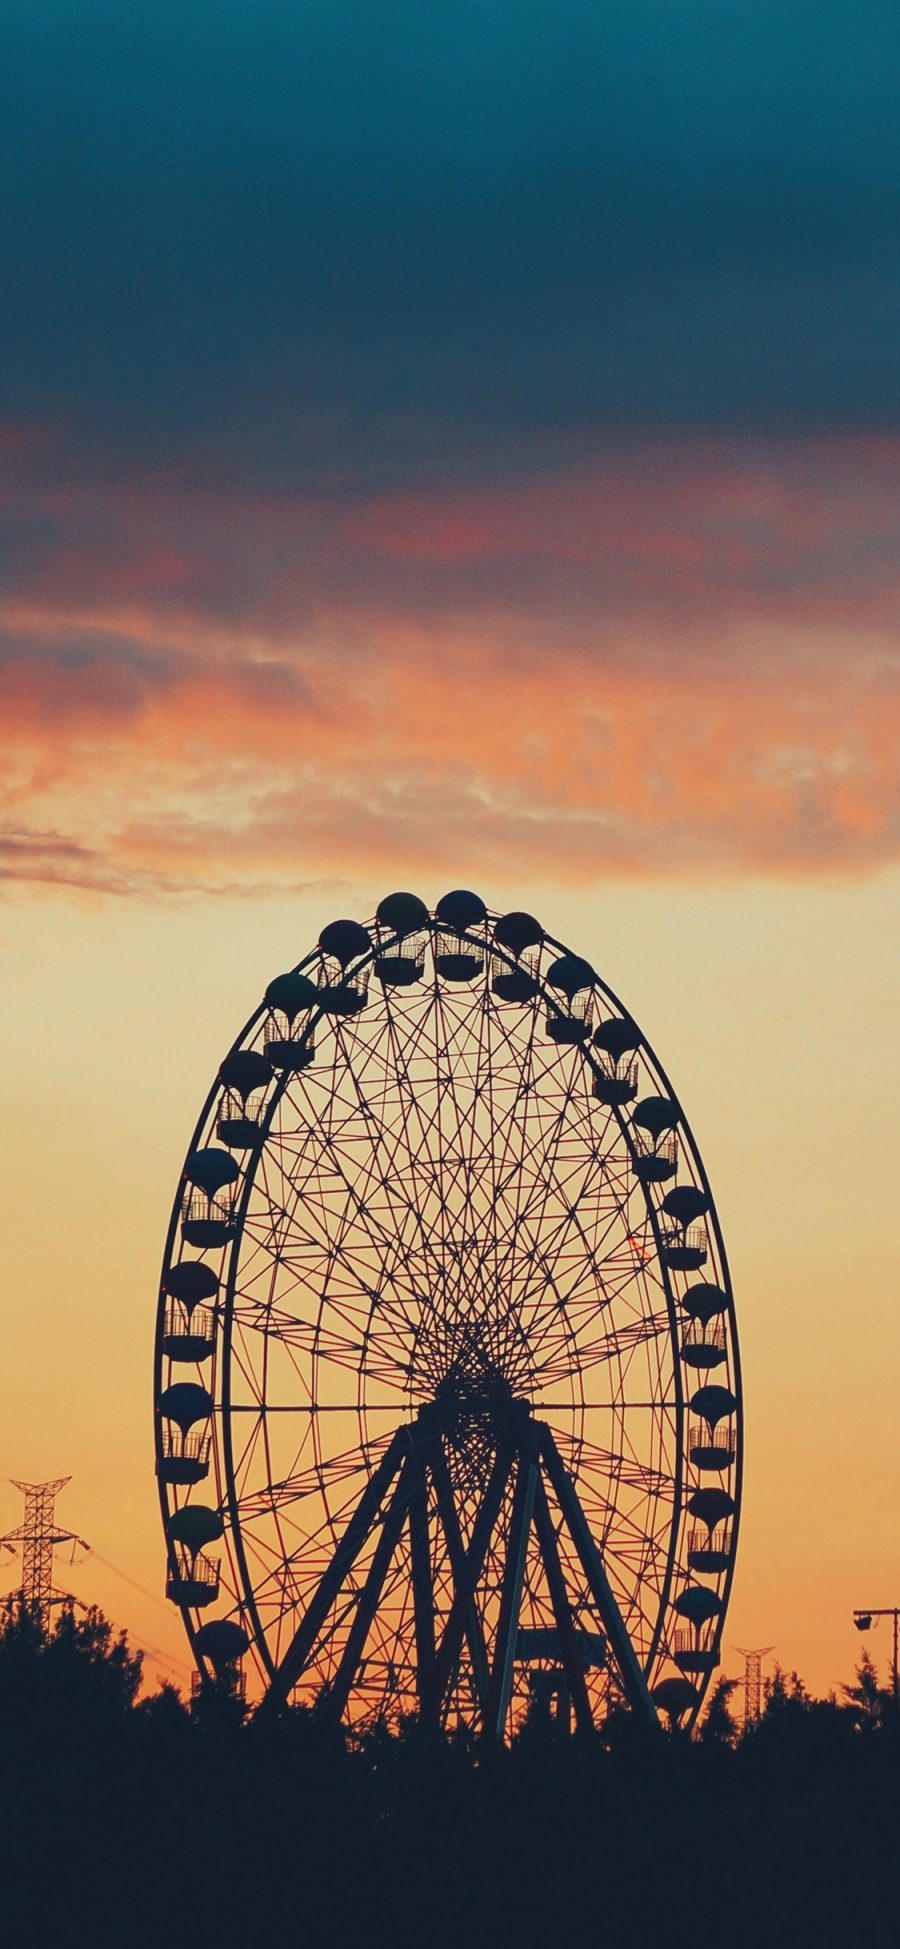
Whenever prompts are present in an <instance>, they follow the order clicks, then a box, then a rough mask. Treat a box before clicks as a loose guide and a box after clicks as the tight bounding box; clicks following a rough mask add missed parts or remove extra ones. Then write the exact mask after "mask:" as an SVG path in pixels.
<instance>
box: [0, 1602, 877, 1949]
mask: <svg viewBox="0 0 900 1949" xmlns="http://www.w3.org/2000/svg"><path fill="white" fill-rule="evenodd" d="M735 1689H736V1688H735V1683H734V1681H733V1680H730V1679H721V1680H720V1681H719V1682H718V1684H717V1685H716V1686H715V1688H714V1690H713V1692H712V1695H711V1698H710V1702H709V1707H708V1710H707V1712H706V1715H705V1718H704V1720H703V1722H702V1724H701V1725H700V1727H699V1730H698V1732H697V1734H696V1735H695V1736H694V1737H690V1738H689V1737H688V1736H687V1735H686V1734H684V1733H683V1732H679V1731H678V1730H677V1728H676V1729H674V1730H673V1731H670V1732H669V1733H662V1732H660V1733H659V1734H654V1733H651V1732H648V1731H647V1730H646V1729H645V1728H643V1727H641V1726H639V1725H638V1724H637V1722H636V1721H635V1720H633V1719H632V1718H631V1717H630V1716H629V1715H628V1714H626V1713H624V1712H621V1713H613V1715H612V1716H611V1718H610V1720H609V1721H608V1723H607V1725H606V1726H605V1727H604V1728H603V1730H602V1731H599V1732H598V1733H596V1734H595V1735H592V1736H590V1737H586V1736H584V1735H582V1734H578V1735H573V1736H569V1735H567V1734H564V1733H562V1732H561V1731H560V1729H559V1728H558V1727H556V1726H555V1725H554V1724H553V1723H552V1722H551V1721H550V1720H548V1719H547V1718H545V1717H542V1716H540V1715H535V1716H533V1717H532V1719H531V1720H530V1721H526V1723H525V1724H524V1725H523V1726H522V1728H521V1729H520V1731H519V1734H518V1736H517V1737H516V1739H515V1740H514V1741H513V1743H512V1745H511V1746H510V1747H509V1748H507V1749H503V1750H497V1749H486V1748H485V1747H483V1746H479V1745H478V1744H477V1743H474V1742H471V1741H469V1740H468V1739H463V1738H435V1737H432V1736H430V1735H428V1734H426V1733H425V1732H424V1731H423V1729H422V1728H420V1727H419V1726H418V1725H417V1724H416V1722H415V1721H409V1722H406V1723H404V1724H402V1725H401V1726H400V1727H399V1728H397V1729H396V1730H395V1731H393V1732H388V1731H385V1730H384V1729H378V1730H375V1731H369V1732H364V1733H360V1734H358V1735H354V1736H352V1737H347V1736H346V1735H345V1734H344V1733H342V1731H341V1730H340V1728H339V1727H335V1726H334V1724H333V1723H331V1722H330V1721H329V1720H328V1718H327V1716H326V1715H323V1714H322V1713H317V1712H315V1711H309V1710H302V1709H294V1710H292V1711H288V1712H286V1713H285V1714H284V1715H283V1716H282V1717H281V1718H280V1719H277V1720H270V1721H269V1722H268V1723H264V1722H263V1721H262V1720H255V1719H254V1718H253V1716H252V1715H251V1714H247V1713H246V1712H245V1711H244V1710H243V1708H242V1706H241V1704H240V1700H239V1699H238V1698H236V1697H235V1696H234V1694H233V1691H231V1690H230V1688H229V1687H227V1686H225V1687H223V1688H215V1687H213V1688H206V1689H204V1690H202V1691H201V1692H200V1694H199V1696H198V1697H197V1698H195V1699H193V1700H184V1699H182V1698H181V1697H180V1695H179V1694H178V1692H177V1691H176V1690H175V1688H174V1687H172V1686H170V1685H167V1684H164V1685H162V1686H161V1687H160V1688H159V1689H158V1690H157V1691H156V1692H154V1693H150V1694H146V1693H144V1692H143V1691H142V1658H141V1654H140V1652H137V1651H134V1650H132V1649H131V1647H130V1646H129V1644H128V1640H127V1638H126V1636H125V1634H124V1633H118V1634H117V1633H116V1632H115V1631H114V1630H113V1628H112V1626H111V1625H110V1624H109V1622H108V1620H107V1619H106V1618H105V1617H103V1615H102V1614H101V1613H100V1612H99V1611H98V1610H96V1609H95V1610H89V1611H87V1612H83V1613H80V1612H76V1611H75V1610H74V1609H73V1608H71V1607H64V1608H63V1609H61V1610H60V1611H58V1612H57V1613H56V1614H55V1617H54V1621H53V1623H52V1626H51V1627H50V1628H48V1629H44V1628H43V1625H42V1622H41V1620H40V1618H39V1616H38V1615H37V1614H35V1613H34V1612H33V1611H30V1610H29V1608H28V1607H27V1606H26V1605H24V1604H23V1603H22V1602H21V1601H20V1600H10V1601H8V1602H7V1604H6V1606H5V1609H4V1610H3V1612H2V1614H0V1756H2V1757H0V1782H2V1786H0V1797H2V1819H0V1914H2V1916H3V1917H4V1935H5V1939H6V1941H7V1942H9V1943H11V1944H13V1945H18V1944H19V1943H21V1944H22V1945H23V1949H24V1945H25V1944H28V1945H29V1946H30V1945H32V1944H35V1943H38V1944H42V1943H43V1942H44V1941H50V1940H51V1939H52V1938H54V1937H55V1936H56V1935H57V1934H59V1933H64V1934H65V1936H66V1938H67V1939H68V1941H69V1942H70V1943H74V1944H75V1945H76V1949H81V1945H82V1944H83V1945H84V1949H105V1946H106V1944H107V1943H109V1944H110V1945H112V1944H116V1945H117V1949H140V1946H142V1945H143V1944H144V1943H145V1942H154V1943H159V1944H160V1945H167V1949H168V1946H169V1945H171V1946H172V1949H175V1945H180V1944H182V1943H184V1944H188V1943H190V1944H191V1945H192V1949H205V1945H206V1944H207V1943H208V1944H209V1945H210V1949H213V1945H222V1949H228V1946H229V1945H231V1944H232V1943H234V1944H238V1943H240V1944H241V1945H242V1949H243V1946H244V1945H246V1949H256V1945H257V1944H263V1943H266V1944H267V1943H269V1942H271V1943H272V1944H273V1945H274V1944H276V1943H278V1944H279V1945H280V1944H281V1943H284V1944H285V1945H288V1944H293V1943H296V1944H298V1945H303V1949H305V1946H306V1945H307V1944H309V1945H318V1944H320V1943H321V1944H323V1945H326V1944H327V1945H332V1944H337V1945H343V1944H344V1943H346V1944H348V1945H349V1944H351V1943H352V1944H353V1945H354V1946H355V1949H368V1945H373V1949H395V1945H396V1946H397V1949H405V1945H407V1944H409V1945H415V1949H442V1945H444V1944H445V1943H446V1944H451V1943H452V1944H454V1945H458V1946H459V1949H470V1946H471V1949H480V1945H481V1944H482V1943H484V1944H491V1945H496V1946H497V1949H506V1945H507V1944H509V1945H513V1944H514V1945H516V1949H529V1946H530V1945H531V1944H535V1945H538V1944H540V1945H544V1944H546V1945H548V1949H551V1945H556V1944H557V1943H565V1944H566V1945H568V1944H569V1943H573V1944H574V1943H575V1942H585V1943H587V1944H593V1943H597V1944H602V1945H604V1949H605V1946H606V1945H607V1944H608V1945H610V1946H612V1945H619V1944H631V1943H633V1944H635V1945H636V1946H639V1949H642V1945H643V1944H645V1943H646V1944H648V1945H649V1944H651V1943H652V1944H654V1945H655V1944H656V1943H657V1942H658V1941H663V1942H666V1943H673V1944H677V1943H681V1942H684V1943H688V1942H690V1943H691V1944H696V1943H697V1942H698V1941H699V1939H700V1938H701V1937H705V1936H706V1935H707V1934H709V1933H710V1931H714V1932H715V1933H716V1934H717V1935H718V1936H721V1937H722V1939H723V1940H724V1941H726V1942H727V1944H728V1945H729V1949H730V1945H732V1944H742V1943H744V1942H746V1943H748V1944H749V1943H754V1944H759V1943H763V1942H764V1943H766V1944H768V1943H780V1942H782V1941H783V1942H785V1943H787V1942H788V1941H790V1943H791V1944H792V1945H793V1946H794V1949H796V1946H797V1945H805V1944H806V1943H810V1944H811V1943H812V1942H814V1941H815V1942H816V1943H818V1942H821V1941H823V1940H824V1941H826V1942H830V1941H839V1942H844V1943H847V1944H853V1943H855V1942H856V1941H861V1940H862V1938H863V1936H864V1935H866V1936H870V1937H871V1938H872V1940H873V1941H874V1942H876V1943H877V1942H882V1941H889V1940H890V1941H892V1940H893V1939H894V1933H891V1928H892V1923H891V1918H892V1917H894V1916H896V1914H897V1913H898V1897H900V1871H898V1865H897V1852H898V1851H897V1846H896V1832H897V1821H898V1815H900V1712H898V1710H897V1708H896V1706H895V1703H894V1697H893V1692H892V1689H891V1688H890V1687H885V1686H883V1685H882V1684H881V1683H880V1681H879V1678H878V1675H877V1673H876V1670H875V1667H874V1665H873V1664H872V1661H871V1659H870V1658H869V1656H868V1654H867V1653H864V1654H863V1656H862V1658H861V1661H860V1664H859V1667H858V1669H857V1671H856V1674H855V1676H854V1678H853V1680H852V1681H851V1682H849V1683H848V1684H846V1685H845V1686H842V1687H841V1689H840V1692H839V1693H838V1694H836V1695H831V1696H829V1697H827V1698H815V1697H813V1696H812V1695H811V1694H810V1692H809V1691H808V1690H807V1688H806V1686H805V1685H804V1683H803V1681H802V1679H801V1678H800V1677H799V1676H798V1675H797V1674H796V1673H785V1672H782V1671H780V1670H776V1672H775V1675H774V1677H773V1679H772V1680H771V1681H770V1682H769V1684H768V1685H767V1687H766V1695H765V1704H764V1709H763V1712H762V1715H761V1718H760V1719H759V1721H758V1722H757V1723H756V1724H754V1725H751V1726H748V1727H746V1728H741V1727H740V1726H739V1724H738V1723H737V1720H736V1715H735V1710H734V1707H735Z"/></svg>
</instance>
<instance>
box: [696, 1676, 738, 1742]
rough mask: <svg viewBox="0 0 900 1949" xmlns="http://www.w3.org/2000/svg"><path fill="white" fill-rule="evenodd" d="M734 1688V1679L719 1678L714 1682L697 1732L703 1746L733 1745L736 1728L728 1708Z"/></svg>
mask: <svg viewBox="0 0 900 1949" xmlns="http://www.w3.org/2000/svg"><path fill="white" fill-rule="evenodd" d="M736 1686H737V1679H736V1678H720V1679H718V1680H717V1681H716V1684H715V1685H714V1687H713V1690H712V1693H711V1695H710V1701H709V1705H708V1707H707V1710H706V1717H705V1718H704V1720H703V1723H702V1725H701V1727H700V1732H699V1738H700V1739H701V1741H702V1742H703V1745H704V1746H713V1745H718V1746H733V1745H734V1742H735V1739H736V1738H737V1730H738V1728H737V1720H736V1719H735V1716H734V1713H733V1712H732V1711H731V1709H730V1706H731V1695H732V1692H733V1691H734V1690H735V1688H736Z"/></svg>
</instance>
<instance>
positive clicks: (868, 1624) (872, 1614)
mask: <svg viewBox="0 0 900 1949" xmlns="http://www.w3.org/2000/svg"><path fill="white" fill-rule="evenodd" d="M879 1617H890V1618H893V1622H894V1657H893V1663H892V1665H891V1695H892V1698H893V1701H894V1709H895V1710H896V1709H897V1707H898V1706H900V1674H898V1671H897V1652H898V1638H900V1605H894V1606H893V1608H890V1609H888V1610H886V1611H875V1610H871V1611H868V1610H867V1611H854V1613H853V1622H854V1624H855V1625H856V1629H857V1631H871V1629H872V1623H873V1620H875V1619H877V1618H879Z"/></svg>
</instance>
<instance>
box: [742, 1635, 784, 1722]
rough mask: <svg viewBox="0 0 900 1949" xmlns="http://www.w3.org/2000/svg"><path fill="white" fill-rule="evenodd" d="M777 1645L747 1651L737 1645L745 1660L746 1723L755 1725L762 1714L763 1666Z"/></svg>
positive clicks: (767, 1645)
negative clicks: (764, 1660) (765, 1659)
mask: <svg viewBox="0 0 900 1949" xmlns="http://www.w3.org/2000/svg"><path fill="white" fill-rule="evenodd" d="M774 1649H775V1646H774V1645H771V1644H766V1645H763V1646H762V1647H761V1648H760V1649H759V1650H757V1651H747V1650H745V1649H744V1646H743V1645H740V1644H739V1645H736V1646H735V1650H736V1651H739V1652H740V1654H741V1657H742V1658H743V1660H744V1725H745V1726H754V1725H755V1724H756V1721H757V1719H759V1718H760V1716H761V1714H762V1666H763V1659H764V1658H768V1656H769V1653H770V1651H774Z"/></svg>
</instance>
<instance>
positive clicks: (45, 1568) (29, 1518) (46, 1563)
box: [0, 1475, 78, 1630]
mask: <svg viewBox="0 0 900 1949" xmlns="http://www.w3.org/2000/svg"><path fill="white" fill-rule="evenodd" d="M71 1480H72V1478H71V1476H70V1475H60V1476H58V1477H57V1479H56V1481H55V1482H13V1488H14V1489H19V1490H21V1492H22V1495H23V1496H24V1497H25V1518H24V1521H23V1522H22V1523H20V1524H19V1527H18V1529H11V1530H9V1531H8V1532H7V1534H6V1536H0V1543H21V1545H22V1599H23V1602H24V1603H26V1604H27V1605H28V1607H29V1609H30V1610H31V1611H32V1612H33V1613H34V1615H35V1617H36V1618H37V1620H38V1623H39V1624H40V1626H41V1629H42V1630H45V1629H46V1626H47V1616H48V1612H49V1610H50V1606H51V1604H54V1603H56V1604H58V1603H60V1602H61V1601H63V1593H62V1592H61V1591H57V1590H54V1588H53V1552H54V1550H55V1549H56V1548H57V1545H58V1544H60V1543H74V1542H76V1541H77V1540H78V1539H77V1538H76V1536H75V1533H74V1530H61V1529H57V1528H56V1525H55V1519H54V1509H55V1504H56V1498H57V1496H58V1495H59V1492H60V1489H64V1488H65V1486H66V1483H67V1482H71Z"/></svg>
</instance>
